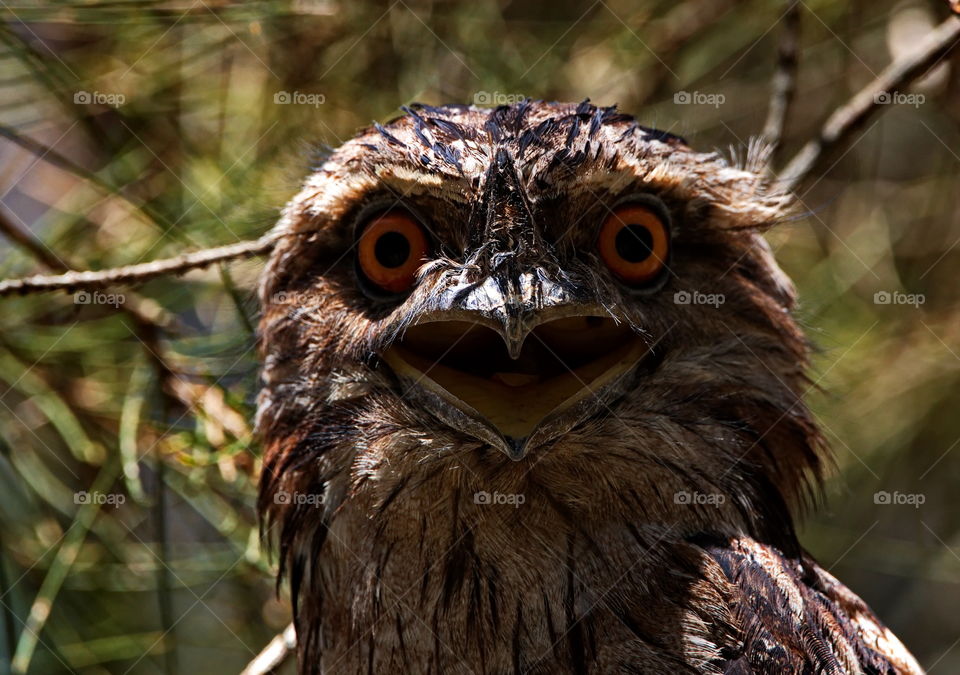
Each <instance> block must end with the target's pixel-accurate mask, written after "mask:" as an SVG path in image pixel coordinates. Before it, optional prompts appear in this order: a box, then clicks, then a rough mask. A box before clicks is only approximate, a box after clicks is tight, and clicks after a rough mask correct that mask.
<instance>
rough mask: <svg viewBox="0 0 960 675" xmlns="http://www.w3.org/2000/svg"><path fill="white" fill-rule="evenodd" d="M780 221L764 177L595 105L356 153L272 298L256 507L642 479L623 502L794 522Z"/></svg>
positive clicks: (265, 337) (598, 485)
mask: <svg viewBox="0 0 960 675" xmlns="http://www.w3.org/2000/svg"><path fill="white" fill-rule="evenodd" d="M785 208H786V202H785V199H784V198H783V197H782V196H781V195H778V194H775V193H773V192H771V191H769V190H768V189H767V187H766V185H765V184H764V181H763V179H762V178H761V176H759V175H758V174H757V173H756V172H754V171H752V170H750V169H749V167H746V168H745V167H737V166H733V165H731V164H730V163H728V162H727V161H726V160H724V159H723V158H722V157H721V156H719V155H717V154H703V153H697V152H694V151H693V150H691V149H690V148H689V147H688V146H687V145H686V143H685V142H684V141H683V140H682V139H680V138H678V137H676V136H673V135H671V134H668V133H664V132H660V131H655V130H652V129H648V128H645V127H643V126H640V125H639V124H637V122H636V121H634V119H633V118H632V117H630V116H627V115H624V114H622V113H620V112H618V111H616V110H615V109H613V108H598V107H594V106H593V105H590V104H588V103H583V104H579V105H577V104H554V103H541V102H524V103H521V104H516V105H513V106H503V107H500V108H497V109H494V110H486V109H477V108H473V107H466V106H447V107H442V108H434V107H429V106H415V107H414V108H413V109H410V110H408V111H407V114H406V115H404V116H403V117H400V118H398V119H396V120H394V121H392V122H390V123H388V124H386V125H384V126H380V125H375V126H374V127H372V128H369V129H366V130H364V131H362V132H361V133H360V134H359V135H357V136H356V137H355V138H353V139H352V140H350V141H348V142H346V143H344V144H343V145H342V146H341V147H340V148H339V149H337V150H336V151H335V152H333V153H332V155H330V156H329V158H327V159H326V160H325V161H324V163H323V164H322V166H320V167H319V169H318V170H316V171H315V172H314V173H312V174H311V175H310V176H309V177H308V179H307V180H306V182H305V183H304V185H303V188H302V190H301V191H300V193H299V194H298V195H297V196H296V197H295V198H294V199H293V200H292V201H291V202H290V204H289V205H288V206H287V208H286V209H285V211H284V213H283V216H282V218H281V220H280V222H279V224H278V226H277V228H278V233H280V234H281V235H282V236H281V238H280V239H279V243H278V245H277V247H276V250H275V251H274V253H273V255H272V257H271V260H270V263H269V266H268V268H267V270H266V273H265V275H264V277H263V283H262V288H261V300H262V303H263V308H264V313H263V319H262V323H261V331H262V351H263V355H264V360H265V368H264V389H263V392H262V394H261V398H260V401H259V403H260V414H259V426H260V430H261V433H262V434H263V437H264V439H265V441H266V445H267V463H266V471H267V472H268V474H267V475H266V478H265V480H264V494H265V497H264V498H265V499H268V500H269V498H270V496H271V495H272V494H274V492H275V491H276V490H278V489H282V488H283V486H284V485H287V486H290V485H294V484H296V485H299V486H300V487H301V489H307V490H314V491H320V492H323V493H324V494H326V495H327V497H328V498H332V499H333V501H334V502H335V503H341V502H342V501H343V500H344V499H347V498H348V496H349V495H350V494H351V493H353V492H356V491H357V490H360V489H361V488H362V485H363V484H365V483H366V482H368V481H371V480H373V481H377V480H384V481H387V482H388V483H389V484H390V485H392V486H396V485H399V484H400V483H401V482H403V477H402V475H401V474H402V473H403V472H404V471H405V470H407V469H405V468H404V467H411V468H410V470H411V471H413V470H414V469H413V468H412V467H417V469H416V470H418V471H420V470H424V469H423V467H444V468H446V469H450V468H459V469H463V468H466V470H468V471H470V472H480V473H483V472H489V473H490V475H501V474H503V473H504V472H513V473H514V474H516V475H517V476H520V475H537V469H536V467H537V465H540V466H541V469H540V470H541V471H542V472H554V473H553V474H552V475H553V476H554V477H559V476H561V475H562V476H563V480H564V481H566V483H568V484H569V483H571V482H576V481H577V477H578V476H579V477H580V478H582V481H583V484H582V485H579V486H576V487H573V486H570V485H567V487H565V488H558V490H560V491H561V492H562V490H564V489H568V490H572V491H573V493H574V495H575V496H576V498H577V499H581V498H582V497H584V495H589V493H590V491H597V492H609V493H611V494H614V493H618V492H621V491H626V490H627V489H628V486H632V487H629V489H630V490H634V491H636V490H635V489H636V487H637V480H638V478H637V477H645V478H643V480H645V481H646V483H645V484H646V485H648V486H649V487H650V490H647V491H644V490H640V494H639V495H634V496H633V497H631V498H630V499H636V500H640V501H644V500H646V501H648V502H649V501H658V500H659V501H662V502H664V505H663V509H665V510H666V509H668V508H669V502H670V501H671V500H672V499H673V498H674V494H675V493H676V492H677V491H678V490H681V491H682V490H684V489H687V488H689V489H700V490H707V491H714V492H716V493H718V494H724V495H728V496H729V497H730V498H731V499H732V500H733V501H734V502H735V503H733V504H732V505H731V506H730V508H731V509H733V511H738V510H739V511H740V512H743V513H746V512H748V511H750V510H751V509H754V508H757V506H758V504H764V503H765V507H766V508H768V509H769V508H774V509H775V510H777V512H778V513H779V512H780V511H781V510H782V507H783V504H785V503H789V502H790V501H791V500H793V499H795V498H796V497H797V496H798V495H800V494H801V493H802V492H803V487H804V485H805V480H804V478H805V476H807V475H809V474H810V473H811V472H813V473H816V471H817V470H818V467H819V459H818V452H817V450H818V445H819V436H818V434H817V431H816V428H815V426H814V424H813V423H812V421H811V419H810V415H809V413H808V411H807V408H806V407H805V406H804V404H803V402H802V400H801V395H802V392H803V390H804V389H805V388H806V381H805V376H804V369H805V366H806V363H807V346H806V343H805V340H804V338H803V335H802V333H801V332H800V330H799V329H798V327H797V325H796V324H795V322H794V320H793V319H792V318H791V314H790V310H791V308H792V305H793V302H794V291H793V287H792V285H791V283H790V282H789V280H788V279H787V278H786V277H785V275H784V274H783V273H782V272H781V271H780V269H779V268H778V267H777V265H776V263H775V262H774V260H773V257H772V255H771V253H770V250H769V248H768V246H767V244H766V243H765V241H764V240H763V239H762V237H761V234H760V233H761V232H762V231H763V230H764V229H765V228H768V227H770V226H772V225H773V224H775V223H776V222H777V221H778V220H779V219H782V217H783V215H784V212H785ZM511 475H512V474H511ZM387 477H390V480H388V479H387ZM408 478H409V477H408ZM557 479H558V480H560V479H559V478H557ZM296 481H299V482H296ZM631 481H632V482H631ZM288 489H289V488H288ZM391 494H394V493H393V492H392V488H391V490H386V489H384V490H383V491H382V492H381V499H387V498H389V499H393V497H391V496H390V495H391ZM394 496H395V494H394ZM771 501H773V502H775V505H774V506H773V507H771V506H770V502H771ZM266 508H267V510H268V511H271V510H273V508H274V507H273V505H271V504H269V502H268V503H267V507H266ZM644 508H648V509H650V510H651V511H657V510H658V508H659V507H657V506H655V505H654V506H651V505H650V504H647V506H646V507H644ZM744 519H745V520H746V521H750V520H751V518H750V517H747V516H744Z"/></svg>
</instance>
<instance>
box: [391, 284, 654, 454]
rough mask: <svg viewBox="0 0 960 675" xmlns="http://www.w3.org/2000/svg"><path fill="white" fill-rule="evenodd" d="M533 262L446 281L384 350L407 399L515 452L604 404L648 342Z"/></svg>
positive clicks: (624, 381)
mask: <svg viewBox="0 0 960 675" xmlns="http://www.w3.org/2000/svg"><path fill="white" fill-rule="evenodd" d="M546 278H547V277H546V275H545V274H543V273H541V272H539V271H536V270H534V271H531V272H527V273H522V274H508V275H504V274H500V275H497V274H494V275H491V276H490V277H489V278H488V279H487V280H486V281H485V282H483V283H481V284H471V285H469V286H462V287H461V286H457V285H454V286H453V287H451V288H448V289H447V290H446V291H444V292H443V296H442V298H441V299H440V302H439V303H437V304H436V305H434V309H432V310H430V311H428V312H427V313H425V314H424V315H423V316H421V317H419V318H418V320H417V321H416V322H415V323H414V325H413V326H411V327H410V328H408V329H407V330H406V331H405V333H404V335H403V336H402V338H400V339H398V340H396V341H395V342H394V343H393V344H392V345H391V346H390V347H389V348H388V349H387V350H386V351H385V352H384V354H383V360H384V361H385V362H386V363H387V364H388V365H389V366H390V368H391V369H392V370H393V371H394V373H395V374H396V375H397V377H398V378H399V379H400V381H401V384H402V388H403V391H402V394H403V396H404V397H408V398H410V399H415V400H417V401H418V402H421V403H422V404H423V405H424V406H425V407H427V408H429V409H430V410H431V411H432V412H433V413H434V414H436V415H438V416H439V417H441V418H442V419H443V420H444V421H445V422H446V423H447V424H449V425H450V426H452V427H453V428H456V429H459V430H461V431H464V432H466V433H469V434H471V435H473V436H475V437H477V438H479V439H480V440H482V441H485V442H487V443H489V444H491V445H493V446H495V447H498V448H499V449H501V450H502V451H503V452H504V453H506V454H507V456H509V457H510V458H511V459H514V460H520V459H522V458H523V457H524V456H526V454H527V453H528V451H529V450H530V449H531V448H533V447H536V446H538V445H542V444H543V443H544V442H546V441H548V440H551V439H553V438H556V437H557V436H558V435H560V434H563V433H565V432H566V431H569V430H570V429H571V428H572V427H573V426H575V425H576V424H577V423H579V422H581V421H582V420H584V419H585V418H587V417H589V416H591V415H594V414H597V413H599V412H603V410H604V408H607V407H608V406H609V405H610V403H611V402H612V401H613V400H614V399H615V398H616V397H617V396H619V395H621V394H622V393H623V391H624V390H625V389H626V387H627V385H628V384H629V381H630V378H629V377H628V375H629V374H630V373H632V372H635V371H636V370H637V365H638V364H640V363H642V362H648V361H649V360H650V359H648V357H649V356H650V355H651V350H650V349H649V348H648V346H647V343H646V342H645V341H644V340H643V339H641V337H640V336H639V335H637V334H636V333H635V332H634V331H633V330H632V329H631V328H630V327H628V326H627V325H626V324H624V323H621V322H618V321H616V320H614V319H613V318H611V316H610V315H609V313H607V312H606V311H604V309H603V308H602V307H601V306H600V305H599V304H598V303H595V302H590V301H589V299H586V298H577V297H573V296H571V294H570V293H568V292H565V291H564V290H563V289H562V288H560V287H559V286H556V285H554V284H552V283H550V282H548V281H545V279H546Z"/></svg>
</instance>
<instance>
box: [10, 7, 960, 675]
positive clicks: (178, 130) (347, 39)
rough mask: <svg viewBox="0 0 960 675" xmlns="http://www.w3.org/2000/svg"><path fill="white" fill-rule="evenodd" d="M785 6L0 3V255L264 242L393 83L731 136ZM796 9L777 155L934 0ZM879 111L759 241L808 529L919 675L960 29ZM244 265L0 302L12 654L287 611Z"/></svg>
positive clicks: (263, 628) (34, 264)
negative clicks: (581, 105) (790, 330)
mask: <svg viewBox="0 0 960 675" xmlns="http://www.w3.org/2000/svg"><path fill="white" fill-rule="evenodd" d="M784 11H785V4H784V3H783V2H759V1H748V2H733V1H732V0H731V1H728V0H691V1H688V2H673V1H669V2H668V1H666V0H664V1H660V2H634V1H630V0H596V2H592V3H591V2H590V1H589V0H588V2H574V1H573V0H550V1H549V2H546V1H542V0H531V1H527V2H511V1H509V0H501V1H499V2H498V1H495V0H463V1H459V0H457V1H454V0H450V1H433V0H396V1H394V2H389V3H388V2H355V1H353V2H348V1H347V0H300V1H298V2H292V3H291V2H242V3H241V2H230V1H229V0H173V1H170V2H155V1H154V0H84V1H73V0H71V1H67V2H59V3H56V4H55V5H52V4H51V5H48V4H46V3H35V2H32V1H31V0H18V2H17V3H12V2H11V3H10V4H7V2H3V0H0V277H3V278H10V277H19V276H25V275H29V274H35V273H44V272H47V273H50V272H60V271H63V270H66V269H68V268H78V269H100V268H106V267H110V266H116V265H122V264H130V263H136V262H142V261H146V260H151V259H156V258H162V257H168V256H172V255H176V254H177V253H179V252H181V251H184V250H196V249H199V248H203V247H208V246H214V245H221V244H229V243H234V242H237V241H240V240H244V239H251V238H255V237H257V236H259V235H260V234H262V233H263V232H265V231H266V230H267V229H268V228H269V227H270V226H271V224H272V223H273V221H274V220H275V218H276V215H277V209H278V208H279V207H280V206H281V205H282V204H283V203H284V202H285V201H286V200H287V199H288V198H289V197H290V196H292V194H293V193H294V192H295V190H296V188H297V184H298V181H299V180H300V178H301V177H302V176H303V175H304V174H305V172H306V171H307V170H308V167H309V166H310V165H311V163H312V162H315V161H316V158H317V157H318V156H319V154H320V153H321V152H322V151H323V149H324V148H325V147H328V146H336V145H338V144H339V143H341V142H342V141H343V140H344V139H346V138H348V137H350V136H351V135H352V134H353V133H354V132H355V131H356V130H357V129H358V128H359V127H361V126H363V125H366V124H369V123H370V122H371V121H374V120H377V121H386V120H388V119H390V118H391V117H393V116H395V115H397V114H399V112H400V111H399V106H400V105H404V104H408V103H410V102H412V101H421V102H426V103H434V104H436V103H444V102H467V103H477V104H481V105H496V104H501V103H512V102H515V101H517V100H520V99H522V98H523V97H526V96H530V97H533V98H544V99H558V100H574V101H576V100H582V99H584V98H590V99H592V100H593V101H594V102H596V103H600V104H605V105H606V104H611V103H619V104H620V106H621V107H622V108H623V109H624V110H626V111H627V112H631V113H635V114H636V115H637V116H638V117H639V119H640V121H641V123H643V124H645V125H648V126H655V127H658V128H660V129H664V130H668V131H671V132H673V133H675V134H679V135H682V136H684V137H685V138H686V139H687V140H688V141H689V143H690V144H691V145H693V146H694V147H696V148H698V149H701V150H711V149H720V150H721V151H723V152H731V151H732V152H733V153H734V154H736V153H740V154H742V153H743V151H744V149H745V147H746V145H747V143H748V140H749V139H750V137H751V136H753V135H757V134H759V133H760V131H761V129H762V128H763V124H764V119H765V116H766V108H767V102H768V99H769V91H770V79H771V76H772V73H773V71H774V68H775V63H776V58H777V57H776V55H777V49H778V43H779V40H780V36H781V34H782V32H783V28H784V21H783V17H784ZM800 13H801V21H802V33H801V65H800V75H799V80H798V95H797V99H796V103H795V105H794V107H793V109H792V112H791V115H790V117H789V119H788V122H787V127H786V134H785V141H784V147H783V148H782V150H781V153H780V155H779V161H778V164H779V165H780V166H782V165H783V164H784V162H785V160H786V159H788V158H789V157H791V156H792V155H793V153H794V152H796V151H797V150H798V149H799V148H800V147H801V145H802V144H803V143H804V142H805V141H806V140H808V139H809V138H811V137H813V135H814V134H815V133H816V132H817V130H818V129H819V126H820V125H821V124H822V122H823V121H824V119H825V118H826V117H827V115H828V114H829V113H830V112H831V111H833V110H834V109H835V108H836V107H837V106H838V105H840V104H841V103H842V102H843V101H845V100H846V99H847V98H848V97H849V96H850V95H851V94H852V93H854V92H855V91H857V90H858V89H859V88H861V87H862V86H864V85H865V84H866V83H868V82H869V81H870V80H871V79H872V78H874V77H875V75H876V74H877V73H879V72H880V70H881V69H882V68H883V67H884V66H885V65H886V64H887V63H889V62H890V60H891V59H893V58H895V57H896V56H898V55H901V54H903V53H906V52H909V50H910V49H911V48H912V47H914V46H915V45H916V43H917V42H918V41H919V40H920V39H921V38H922V37H923V36H924V35H925V34H926V33H927V32H929V30H930V29H931V27H932V26H933V25H935V24H936V23H939V22H940V21H942V20H943V19H944V18H945V17H946V16H947V15H948V14H949V9H948V7H947V3H945V2H939V1H933V0H929V1H916V2H906V3H904V2H887V1H886V0H880V1H873V2H865V1H864V0H855V1H854V2H833V1H826V0H809V1H808V2H801V3H800ZM885 105H886V107H885V108H884V109H883V110H882V115H880V116H877V117H874V118H873V119H871V120H870V122H868V124H867V125H866V126H865V128H864V133H863V134H862V135H861V136H858V137H857V139H856V140H855V142H854V143H852V145H850V146H849V147H848V148H844V150H843V151H842V152H841V153H837V154H836V155H835V156H832V157H830V158H829V159H828V160H827V161H826V162H825V163H824V165H823V167H822V168H821V170H820V171H818V172H817V174H816V175H814V176H813V177H812V178H811V179H810V180H808V181H807V183H806V184H805V185H804V186H802V187H801V188H800V195H801V199H802V202H803V205H804V208H805V210H806V214H805V215H804V217H802V218H799V219H797V220H795V221H792V222H789V223H785V224H784V225H782V226H781V227H780V228H779V229H777V230H775V231H774V232H772V233H771V234H770V235H769V239H770V241H771V243H772V244H773V246H774V248H775V249H776V251H777V254H778V257H779V259H780V261H781V264H782V265H783V267H784V268H785V270H786V271H787V272H788V273H789V274H790V275H791V276H792V277H793V278H794V279H795V280H796V282H797V285H798V286H799V290H800V296H801V299H802V300H801V305H800V308H799V315H800V317H801V319H802V321H803V323H804V325H805V326H806V328H807V330H808V331H809V333H810V335H811V337H812V338H813V340H814V341H815V342H816V344H817V345H818V347H819V349H820V351H819V353H818V355H817V357H816V366H815V369H814V373H813V378H814V380H815V381H816V382H817V385H818V386H817V390H815V391H812V392H811V393H810V400H811V402H812V404H813V406H814V408H815V409H816V411H817V413H818V415H819V418H820V420H821V422H822V424H823V427H824V429H825V430H826V434H827V436H828V437H829V439H830V442H831V444H832V446H833V449H834V451H835V453H836V470H835V472H834V474H833V475H832V477H831V478H830V480H829V482H828V484H827V487H826V490H825V494H826V499H825V501H824V504H823V506H822V508H821V509H820V510H818V511H817V512H816V513H814V514H812V515H811V516H809V517H808V518H807V519H806V520H805V521H804V524H803V527H802V540H803V542H804V544H805V545H806V546H807V547H808V548H809V549H810V551H811V552H812V553H813V554H814V556H815V557H817V558H818V559H819V560H820V561H821V563H822V564H823V565H824V567H826V568H827V569H829V570H830V571H831V572H832V573H833V574H835V575H836V576H837V577H839V578H840V579H842V580H843V581H844V582H845V583H846V584H848V585H849V586H850V587H851V588H852V589H853V590H854V591H855V592H857V593H858V594H860V595H861V596H862V597H863V598H864V599H865V600H866V601H867V602H868V603H869V604H870V605H871V606H872V607H873V608H874V610H875V611H876V612H877V613H878V614H879V615H880V616H881V617H882V618H883V619H884V621H886V623H887V624H888V625H889V626H890V627H891V628H892V629H893V630H894V632H895V633H897V634H898V635H899V636H900V637H901V639H902V640H903V641H904V642H905V643H906V644H907V645H908V646H909V647H910V648H911V649H912V651H913V652H914V654H915V655H916V656H917V658H918V659H919V660H920V662H921V663H922V664H923V665H924V666H925V667H926V668H928V669H929V670H930V672H933V673H945V674H948V673H957V672H960V613H958V611H957V605H958V601H960V592H958V591H960V509H958V508H957V503H958V501H957V494H958V489H960V483H958V479H960V414H958V412H957V411H958V407H960V284H958V276H960V190H958V189H957V187H958V177H960V50H957V51H956V52H955V53H954V54H953V56H952V57H950V58H949V59H947V60H946V61H945V62H943V63H942V64H941V65H940V66H939V67H938V68H937V69H935V70H934V71H932V72H931V73H930V74H929V75H928V76H926V77H925V78H924V79H923V80H922V81H920V82H919V83H917V84H916V85H915V86H914V87H912V88H911V89H909V90H908V91H904V92H899V96H896V97H892V100H891V101H889V103H887V104H885ZM731 149H732V150H731ZM261 265H262V260H260V259H251V260H243V261H238V262H234V263H231V264H229V265H226V266H221V267H213V268H210V269H207V270H204V271H198V272H191V273H189V274H187V275H185V276H182V277H174V278H162V279H156V280H153V281H150V282H149V283H146V284H144V285H142V286H140V287H137V288H135V289H130V288H115V289H104V290H103V292H98V293H75V294H68V293H56V294H44V295H32V296H26V297H11V298H4V299H2V300H0V672H11V671H12V672H29V673H42V674H46V673H61V672H76V673H145V674H147V673H178V672H179V673H239V672H240V671H241V670H242V669H243V667H244V666H245V664H247V663H248V662H249V661H250V660H251V659H252V658H253V656H254V654H256V653H257V652H258V651H259V650H260V649H261V648H262V647H263V646H264V645H266V644H267V643H268V641H269V640H270V639H271V637H272V636H274V635H275V634H276V633H277V632H279V631H281V630H282V629H283V628H284V626H286V625H287V623H288V622H289V620H290V609H289V605H288V601H287V599H286V595H285V591H284V592H281V594H280V596H279V597H277V596H276V595H275V592H274V580H273V577H274V571H275V570H274V562H273V561H272V560H271V559H270V557H269V555H267V552H266V551H265V550H263V548H261V545H260V542H259V537H258V531H257V522H256V517H255V512H254V499H255V492H256V481H257V473H258V470H259V466H260V464H259V453H258V449H257V446H256V444H255V442H254V440H253V438H252V436H251V421H252V417H253V410H254V398H255V395H256V391H257V362H256V354H255V337H254V326H255V325H256V320H257V303H256V299H255V295H254V288H255V284H256V279H257V275H258V272H259V270H260V268H261ZM285 668H286V671H285V672H289V670H290V664H289V663H288V664H286V666H285Z"/></svg>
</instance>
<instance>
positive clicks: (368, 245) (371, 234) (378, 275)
mask: <svg viewBox="0 0 960 675" xmlns="http://www.w3.org/2000/svg"><path fill="white" fill-rule="evenodd" d="M357 249H358V259H359V263H360V269H361V270H362V271H363V273H364V275H365V276H366V277H367V278H368V279H369V280H370V281H371V282H372V283H374V284H375V285H377V286H379V287H380V288H382V289H383V290H385V291H389V292H390V293H402V292H403V291H405V290H407V289H409V288H410V287H411V286H412V285H413V282H414V280H415V279H416V275H417V270H418V269H419V268H420V265H422V264H423V258H424V256H425V255H426V254H427V237H426V235H425V234H424V232H423V228H422V227H421V226H420V224H419V223H418V222H417V221H416V220H414V219H413V217H412V216H410V215H408V214H406V213H403V212H399V211H394V212H391V213H384V214H383V215H380V216H377V217H376V218H374V219H373V220H371V221H370V223H369V224H368V225H367V226H366V228H365V229H364V230H363V234H361V235H360V242H359V244H358V246H357Z"/></svg>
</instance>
